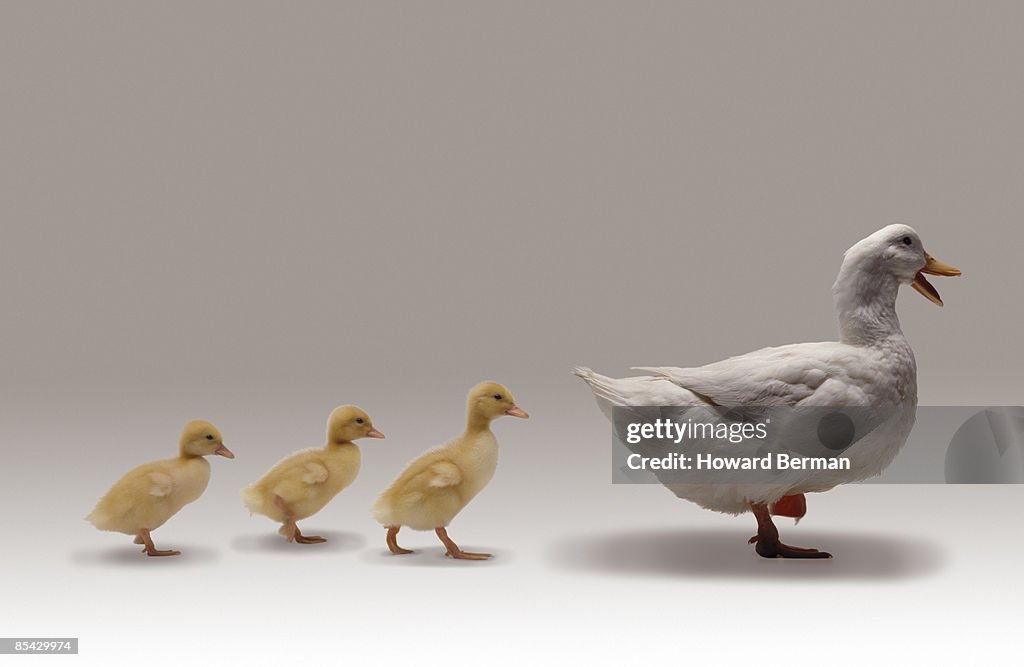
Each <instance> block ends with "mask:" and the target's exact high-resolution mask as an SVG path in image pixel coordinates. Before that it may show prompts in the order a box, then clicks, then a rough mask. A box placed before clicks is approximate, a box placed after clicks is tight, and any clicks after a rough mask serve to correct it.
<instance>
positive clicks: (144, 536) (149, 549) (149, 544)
mask: <svg viewBox="0 0 1024 667" xmlns="http://www.w3.org/2000/svg"><path fill="white" fill-rule="evenodd" d="M134 541H135V544H144V545H145V546H144V547H143V548H142V551H143V552H144V553H145V554H146V555H147V556H180V555H181V552H180V551H174V550H171V549H168V550H161V549H157V548H156V546H154V545H153V538H151V537H150V536H149V530H147V529H145V528H143V529H142V530H141V531H139V534H138V535H136V536H135V540H134Z"/></svg>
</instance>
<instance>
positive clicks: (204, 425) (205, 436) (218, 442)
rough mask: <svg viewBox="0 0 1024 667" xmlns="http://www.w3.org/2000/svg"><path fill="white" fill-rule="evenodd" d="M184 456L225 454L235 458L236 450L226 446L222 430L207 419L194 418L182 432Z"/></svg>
mask: <svg viewBox="0 0 1024 667" xmlns="http://www.w3.org/2000/svg"><path fill="white" fill-rule="evenodd" d="M181 454H182V456H211V455H213V454H216V455H217V456H223V457H224V458H228V459H233V458H235V454H234V452H232V451H231V450H230V449H228V448H227V447H225V446H224V436H222V435H221V434H220V430H219V429H218V428H217V427H216V426H214V425H213V424H211V423H210V422H208V421H206V420H205V419H193V420H192V421H190V422H189V423H187V424H185V428H184V430H182V432H181Z"/></svg>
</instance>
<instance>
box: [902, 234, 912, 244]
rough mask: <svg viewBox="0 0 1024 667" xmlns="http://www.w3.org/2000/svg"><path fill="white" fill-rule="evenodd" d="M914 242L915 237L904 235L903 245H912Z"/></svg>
mask: <svg viewBox="0 0 1024 667" xmlns="http://www.w3.org/2000/svg"><path fill="white" fill-rule="evenodd" d="M913 242H914V239H912V238H910V237H909V236H904V237H903V245H910V244H911V243H913Z"/></svg>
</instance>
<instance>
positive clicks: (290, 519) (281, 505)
mask: <svg viewBox="0 0 1024 667" xmlns="http://www.w3.org/2000/svg"><path fill="white" fill-rule="evenodd" d="M274 506H275V507H277V509H279V510H281V513H282V514H284V524H283V525H282V526H281V527H280V528H279V529H278V531H277V532H278V534H280V535H283V536H284V538H285V539H286V540H288V541H289V542H298V543H299V544H319V543H321V542H326V541H327V538H324V537H320V536H319V535H303V534H302V531H300V530H299V526H298V525H297V524H296V523H295V512H293V511H292V509H291V508H290V507H288V503H286V502H285V501H284V498H282V497H281V496H279V495H277V494H276V493H275V494H274Z"/></svg>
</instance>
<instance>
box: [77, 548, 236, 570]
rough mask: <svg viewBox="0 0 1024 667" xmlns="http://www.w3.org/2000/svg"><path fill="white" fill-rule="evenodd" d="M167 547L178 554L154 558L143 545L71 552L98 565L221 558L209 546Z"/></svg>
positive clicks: (162, 564)
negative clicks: (145, 551)
mask: <svg viewBox="0 0 1024 667" xmlns="http://www.w3.org/2000/svg"><path fill="white" fill-rule="evenodd" d="M163 548H165V549H172V548H173V549H177V550H178V551H180V552H181V554H180V555H177V556H161V557H159V558H154V557H150V556H147V555H146V554H144V553H143V552H142V548H141V547H133V546H125V547H110V548H107V549H79V550H77V551H73V552H72V553H71V560H72V561H74V562H75V563H77V564H79V565H86V566H98V567H118V568H123V567H146V568H154V567H159V568H169V567H173V568H181V567H194V566H197V565H210V564H212V563H216V562H217V561H219V560H220V552H218V551H214V550H213V549H209V548H207V547H191V546H188V545H187V544H184V545H181V544H175V545H174V546H173V547H171V546H167V547H163Z"/></svg>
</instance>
